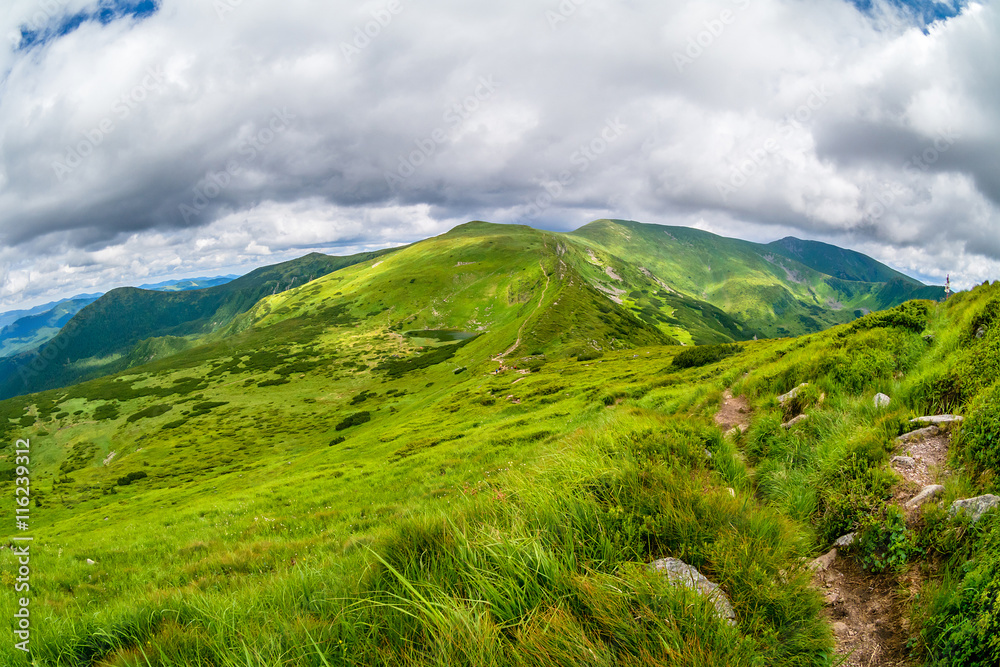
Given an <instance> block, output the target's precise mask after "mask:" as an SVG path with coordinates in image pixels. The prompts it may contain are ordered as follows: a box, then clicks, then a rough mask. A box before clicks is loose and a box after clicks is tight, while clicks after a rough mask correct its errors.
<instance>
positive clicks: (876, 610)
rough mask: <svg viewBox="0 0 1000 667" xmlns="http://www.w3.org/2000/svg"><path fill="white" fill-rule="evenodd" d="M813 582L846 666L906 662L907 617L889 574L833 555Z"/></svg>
mask: <svg viewBox="0 0 1000 667" xmlns="http://www.w3.org/2000/svg"><path fill="white" fill-rule="evenodd" d="M813 581H814V583H815V584H816V586H817V587H818V588H819V590H820V592H821V593H822V594H823V596H824V597H825V598H826V601H827V613H828V615H829V618H830V622H831V623H832V624H833V633H834V638H835V640H836V644H837V654H838V655H842V656H846V657H847V659H846V660H845V661H844V662H843V663H842V664H843V665H844V666H845V667H869V666H874V665H880V666H882V667H908V666H909V665H910V664H911V663H910V662H909V661H908V660H907V659H906V649H905V644H906V639H907V635H908V633H907V632H906V618H905V614H904V613H903V608H902V605H901V603H900V600H899V598H898V596H897V594H896V591H895V584H894V582H893V581H892V579H891V578H890V577H883V576H873V575H870V574H868V573H866V572H864V571H863V570H862V569H861V568H860V567H859V566H858V565H857V564H856V563H855V562H854V561H853V560H849V559H846V558H841V557H840V556H836V557H835V559H834V560H833V563H832V566H831V567H830V568H829V569H827V570H825V571H820V572H817V573H816V575H815V577H814V578H813Z"/></svg>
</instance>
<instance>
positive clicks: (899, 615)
mask: <svg viewBox="0 0 1000 667" xmlns="http://www.w3.org/2000/svg"><path fill="white" fill-rule="evenodd" d="M950 445H951V432H950V430H949V429H947V428H945V429H942V428H938V427H937V426H931V427H928V428H925V429H920V430H919V431H914V432H912V433H908V434H906V435H904V436H902V437H900V438H899V439H898V440H897V447H896V450H895V452H894V456H893V459H892V468H893V469H894V470H895V471H896V472H897V473H899V475H900V477H901V478H902V479H901V480H900V482H899V484H897V485H896V489H895V492H894V494H893V502H894V503H896V504H898V505H905V503H907V501H909V500H911V499H913V498H914V497H915V496H917V495H918V494H919V493H920V492H921V490H923V489H925V488H926V487H927V486H929V485H931V484H941V483H943V482H944V480H945V479H946V478H947V477H948V476H949V475H951V471H950V470H948V468H947V459H948V448H949V446H950ZM906 513H907V523H911V522H912V521H913V520H914V519H915V518H916V517H917V516H919V509H918V508H915V507H907V510H906ZM811 567H812V568H813V570H814V572H815V574H814V575H813V584H814V585H815V586H816V587H817V588H818V589H819V590H820V592H821V593H822V594H823V595H824V597H825V598H826V603H827V604H826V611H827V614H828V617H829V618H830V622H831V624H832V625H833V632H834V636H835V638H836V650H837V654H838V655H840V656H843V657H844V662H843V663H842V664H843V665H845V667H869V666H871V667H874V666H876V665H878V666H880V667H903V666H906V667H909V666H910V665H912V664H914V663H912V662H911V661H910V660H908V659H907V656H906V643H907V640H908V639H909V637H910V629H909V623H908V619H907V607H908V605H909V601H910V600H911V599H913V597H914V596H915V595H916V594H917V593H918V592H919V591H920V588H921V586H922V585H923V582H924V575H923V574H922V572H921V569H920V568H919V567H918V566H911V567H909V568H908V569H907V570H906V571H905V572H904V573H902V574H898V575H897V574H893V573H885V574H881V575H873V574H868V573H866V572H865V571H864V570H862V569H861V567H860V565H858V563H857V562H856V561H854V560H853V559H849V558H844V557H843V556H841V555H840V554H839V553H838V552H837V549H832V550H831V551H830V552H829V553H827V554H826V555H824V556H821V557H819V558H817V559H816V560H815V561H813V563H812V566H811Z"/></svg>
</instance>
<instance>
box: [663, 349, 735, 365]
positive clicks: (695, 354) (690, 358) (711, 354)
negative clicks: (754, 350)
mask: <svg viewBox="0 0 1000 667" xmlns="http://www.w3.org/2000/svg"><path fill="white" fill-rule="evenodd" d="M739 351H740V347H739V345H698V346H696V347H692V348H690V349H687V350H683V351H682V352H681V353H680V354H678V355H677V356H676V357H674V360H673V362H672V364H671V365H672V366H673V367H674V368H694V367H696V366H707V365H708V364H714V363H715V362H717V361H722V360H723V359H725V358H726V357H728V356H731V355H733V354H736V353H737V352H739Z"/></svg>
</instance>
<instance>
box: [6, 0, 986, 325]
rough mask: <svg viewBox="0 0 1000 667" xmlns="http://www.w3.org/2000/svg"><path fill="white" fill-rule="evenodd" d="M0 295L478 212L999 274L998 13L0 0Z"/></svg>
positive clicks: (923, 268) (726, 4)
mask: <svg viewBox="0 0 1000 667" xmlns="http://www.w3.org/2000/svg"><path fill="white" fill-rule="evenodd" d="M2 4H3V7H2V9H0V12H2V15H0V39H2V40H3V42H2V43H0V310H6V309H10V308H15V307H18V306H23V305H33V304H37V303H40V302H44V301H48V300H52V299H53V298H58V297H64V296H69V295H72V294H75V293H80V292H93V291H103V290H106V289H109V288H111V287H114V286H119V285H128V284H133V285H137V284H140V283H148V282H154V281H157V280H162V279H165V278H169V277H190V276H198V275H212V274H219V273H234V272H235V273H242V272H245V271H247V270H250V269H251V268H253V267H255V266H260V265H263V264H271V263H275V262H278V261H283V260H285V259H289V258H292V257H295V256H298V255H301V254H304V253H305V252H307V251H309V250H313V249H318V250H322V251H324V252H329V253H334V254H346V253H349V252H356V251H359V250H362V249H366V248H375V247H386V246H388V245H395V244H400V243H407V242H411V241H414V240H417V239H420V238H425V237H427V236H431V235H434V234H438V233H441V232H443V231H446V230H447V229H449V228H450V227H452V226H454V225H456V224H460V223H462V222H466V221H468V220H471V219H482V220H489V221H493V222H519V223H526V224H531V225H534V226H538V227H543V228H547V229H557V230H569V229H573V228H576V227H578V226H580V225H582V224H585V223H586V222H588V221H590V220H592V219H595V218H601V217H618V218H629V219H635V220H640V221H643V222H655V223H661V224H679V225H689V226H696V227H699V228H702V229H707V230H710V231H713V232H716V233H719V234H724V235H729V236H737V237H740V238H746V239H750V240H755V241H771V240H774V239H776V238H780V237H783V236H786V235H789V234H791V235H795V236H799V237H801V238H813V239H818V240H825V241H829V242H833V243H837V244H839V245H843V246H847V247H851V248H854V249H857V250H860V251H862V252H866V253H868V254H870V255H872V256H874V257H876V258H878V259H880V260H882V261H884V262H886V263H888V264H890V265H892V266H895V267H897V268H900V269H902V270H904V271H906V272H908V273H910V274H911V275H916V276H918V277H922V278H923V279H925V280H928V281H934V282H938V283H940V282H943V279H944V276H945V274H947V273H950V274H951V276H952V280H953V283H956V284H958V285H959V286H962V287H965V286H969V285H971V284H974V283H976V282H981V281H983V280H984V279H988V278H990V279H995V278H1000V157H998V156H1000V8H998V6H997V4H996V2H995V0H990V1H986V2H982V3H973V2H968V3H966V2H955V3H953V4H952V3H948V2H935V1H934V0H919V1H916V2H902V0H892V1H891V2H889V1H886V0H874V1H873V2H867V1H861V0H856V1H855V2H849V1H847V0H692V1H690V2H688V1H681V0H666V1H664V0H655V1H654V0H618V1H612V0H562V1H561V2H560V1H559V0H506V1H505V2H502V3H500V2H469V1H468V0H420V1H419V2H418V1H416V0H374V1H373V2H357V1H356V0H355V1H353V2H344V1H341V0H281V2H275V1H273V0H155V1H153V0H142V1H139V0H100V1H95V0H3V3H2Z"/></svg>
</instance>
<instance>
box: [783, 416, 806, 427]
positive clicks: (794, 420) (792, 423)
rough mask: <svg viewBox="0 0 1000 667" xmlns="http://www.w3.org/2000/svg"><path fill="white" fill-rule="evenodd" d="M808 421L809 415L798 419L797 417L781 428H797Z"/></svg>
mask: <svg viewBox="0 0 1000 667" xmlns="http://www.w3.org/2000/svg"><path fill="white" fill-rule="evenodd" d="M807 419H809V415H799V416H798V417H795V418H794V419H790V420H788V421H786V422H785V423H784V424H782V425H781V428H791V427H793V426H795V425H796V424H799V423H801V422H804V421H805V420H807Z"/></svg>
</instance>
